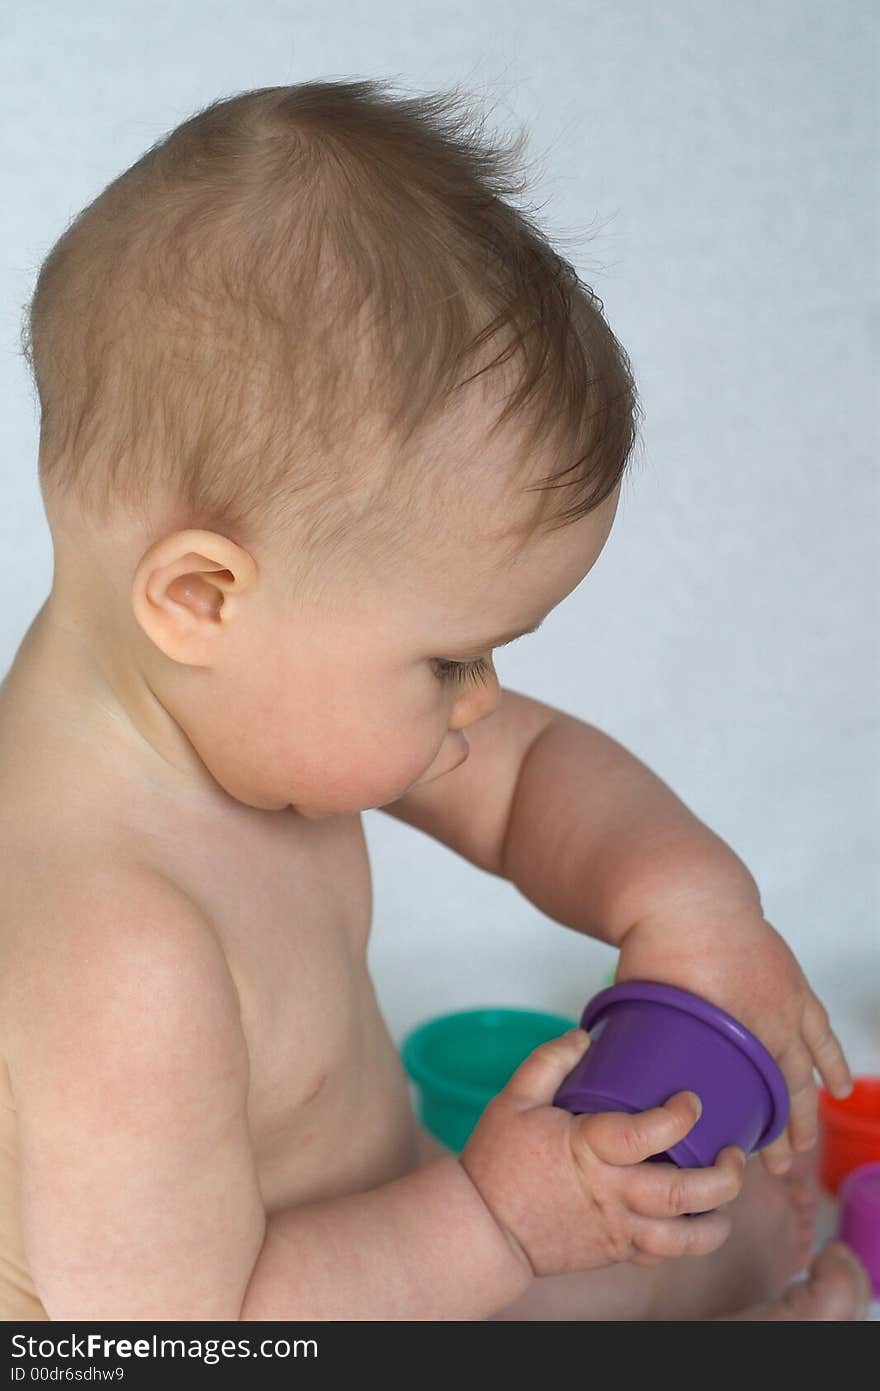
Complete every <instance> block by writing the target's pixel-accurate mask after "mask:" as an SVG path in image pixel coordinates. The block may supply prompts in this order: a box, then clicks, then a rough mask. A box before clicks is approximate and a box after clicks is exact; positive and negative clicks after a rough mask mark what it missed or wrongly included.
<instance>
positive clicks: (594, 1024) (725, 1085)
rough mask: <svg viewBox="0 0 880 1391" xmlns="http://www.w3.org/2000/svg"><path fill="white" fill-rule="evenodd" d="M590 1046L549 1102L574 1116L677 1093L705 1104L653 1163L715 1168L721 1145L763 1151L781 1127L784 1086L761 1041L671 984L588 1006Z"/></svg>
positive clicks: (584, 1022) (621, 991)
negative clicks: (694, 1120)
mask: <svg viewBox="0 0 880 1391" xmlns="http://www.w3.org/2000/svg"><path fill="white" fill-rule="evenodd" d="M581 1027H582V1028H584V1029H586V1030H587V1031H588V1033H589V1034H590V1046H589V1048H588V1049H587V1051H586V1053H585V1054H584V1056H583V1057H582V1058H581V1060H580V1062H579V1063H578V1064H577V1066H576V1067H574V1068H573V1069H572V1071H571V1072H570V1073H569V1074H568V1076H567V1077H566V1079H565V1081H564V1082H563V1083H562V1085H561V1086H560V1087H559V1089H558V1091H557V1092H556V1095H555V1097H554V1098H553V1104H554V1106H560V1107H562V1108H563V1110H566V1111H571V1112H573V1113H575V1114H579V1113H585V1112H597V1111H626V1112H629V1113H630V1114H632V1113H633V1112H635V1111H647V1110H650V1109H651V1107H653V1106H662V1105H663V1103H664V1102H665V1101H668V1100H669V1098H670V1097H671V1096H673V1095H674V1094H675V1093H676V1092H683V1091H691V1092H696V1094H697V1096H698V1097H699V1098H700V1101H701V1102H702V1105H703V1111H702V1115H701V1116H700V1119H699V1120H698V1121H697V1123H696V1124H695V1126H694V1127H693V1129H692V1130H691V1131H690V1132H689V1133H688V1134H687V1135H686V1136H685V1138H684V1139H683V1140H679V1142H678V1144H675V1145H672V1146H671V1147H670V1148H669V1149H668V1150H665V1151H664V1152H663V1153H662V1154H658V1155H653V1156H652V1158H653V1159H655V1160H669V1161H671V1162H672V1163H673V1164H677V1165H678V1166H679V1168H686V1169H698V1168H706V1167H707V1166H708V1165H711V1164H714V1163H715V1160H716V1158H717V1156H718V1152H719V1150H722V1149H724V1147H725V1145H738V1146H739V1147H740V1149H742V1150H744V1151H745V1153H746V1154H747V1155H748V1154H751V1153H752V1152H753V1151H754V1150H760V1149H764V1148H765V1146H766V1145H769V1144H770V1142H771V1141H772V1140H775V1139H776V1138H777V1136H778V1135H781V1134H782V1131H783V1130H784V1129H785V1126H786V1125H787V1123H788V1112H789V1100H788V1088H787V1087H786V1084H785V1078H784V1077H783V1076H782V1073H781V1072H780V1071H779V1068H778V1067H777V1066H776V1063H775V1062H774V1060H773V1058H772V1057H771V1056H770V1054H769V1053H768V1052H767V1049H766V1048H765V1047H764V1045H763V1044H762V1043H760V1042H759V1041H758V1039H756V1038H755V1036H754V1034H751V1033H749V1030H748V1029H746V1028H745V1027H744V1026H743V1025H742V1024H740V1023H739V1022H738V1021H737V1020H736V1019H734V1018H733V1017H732V1016H731V1015H729V1014H725V1012H724V1010H723V1009H719V1008H718V1006H717V1005H712V1004H710V1003H709V1001H708V1000H703V999H701V998H700V996H699V995H692V994H691V993H690V992H689V991H687V990H677V989H675V988H674V987H673V986H671V985H658V984H657V983H656V982H654V981H641V980H628V981H624V982H623V983H622V984H620V985H612V986H611V987H610V988H609V989H608V990H601V991H600V992H599V994H598V995H594V996H593V998H592V1000H590V1001H589V1003H588V1004H587V1006H586V1008H585V1009H584V1012H583V1015H582V1016H581Z"/></svg>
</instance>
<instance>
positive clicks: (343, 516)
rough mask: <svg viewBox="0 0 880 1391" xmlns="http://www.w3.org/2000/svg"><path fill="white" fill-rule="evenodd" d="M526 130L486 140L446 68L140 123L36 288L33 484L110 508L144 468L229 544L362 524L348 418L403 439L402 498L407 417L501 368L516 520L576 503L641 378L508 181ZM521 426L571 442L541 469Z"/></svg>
mask: <svg viewBox="0 0 880 1391" xmlns="http://www.w3.org/2000/svg"><path fill="white" fill-rule="evenodd" d="M522 144H523V136H522V135H520V136H519V137H518V138H517V139H515V140H514V141H513V142H512V143H510V144H508V145H504V144H502V143H501V142H499V141H497V140H496V141H495V142H494V143H493V142H491V141H489V140H488V139H486V138H485V137H484V134H483V130H482V125H481V122H480V120H479V119H478V118H477V117H475V116H474V114H473V113H472V112H471V111H470V109H469V108H468V106H467V103H466V101H465V100H464V99H463V98H462V97H461V96H460V93H459V90H458V89H453V90H452V91H448V92H435V93H430V94H428V95H417V96H410V97H407V96H401V95H395V94H394V93H393V92H392V91H391V90H390V84H389V83H388V82H383V81H378V80H363V81H339V82H336V81H314V82H305V83H300V84H296V85H293V86H280V87H265V88H261V89H258V90H255V91H248V92H243V93H240V94H238V95H235V96H232V97H229V98H226V99H221V100H218V101H215V102H213V103H212V104H211V105H209V106H207V107H205V108H204V109H203V110H200V111H198V112H197V113H196V114H195V115H193V116H192V117H191V118H190V119H188V120H186V121H184V122H183V123H182V124H181V125H179V126H177V127H176V128H175V129H173V130H171V131H170V133H168V134H166V135H165V136H163V137H162V138H161V139H159V140H157V141H156V143H155V144H153V145H152V146H151V147H150V149H149V150H148V151H147V152H146V153H145V154H144V155H143V156H142V157H141V158H140V159H138V160H137V161H136V163H134V164H133V165H131V166H130V167H129V168H128V169H126V170H125V172H124V173H122V174H121V175H120V176H119V177H118V178H116V179H114V180H113V182H111V183H110V184H108V185H107V187H106V188H105V189H104V190H103V191H102V192H101V193H100V194H99V195H98V196H97V197H96V198H95V199H94V200H93V201H92V202H91V203H90V204H89V205H88V206H87V207H86V208H85V209H83V211H82V212H80V213H79V214H78V216H76V217H74V218H73V219H72V221H71V222H70V224H69V226H68V227H67V228H66V230H65V231H64V232H63V234H62V235H61V236H60V237H59V238H58V240H57V241H56V242H55V244H54V245H53V246H52V248H51V250H50V252H49V253H48V255H47V256H46V258H45V260H44V262H43V264H42V266H41V268H40V270H39V274H38V278H37V281H36V285H35V289H34V292H33V295H32V297H31V299H30V301H29V302H28V304H27V305H26V306H25V316H24V320H23V325H22V349H23V356H24V357H25V359H26V361H27V363H28V366H29V367H30V370H31V372H32V374H33V379H34V384H35V387H36V391H37V394H38V397H39V405H40V452H39V476H40V484H41V488H42V490H43V495H44V498H45V499H46V500H47V502H48V500H50V499H52V500H60V499H63V498H64V497H66V496H70V497H72V498H73V499H75V501H76V505H77V507H78V508H79V509H80V510H81V512H82V513H83V514H84V515H86V516H88V517H89V518H92V519H94V522H95V525H96V526H100V525H101V523H102V522H104V521H106V520H109V519H110V518H111V517H112V516H113V515H114V513H116V512H117V511H118V510H119V509H120V508H122V509H130V510H131V511H133V512H134V513H136V514H138V515H141V516H147V515H149V511H150V506H151V500H152V499H154V498H155V497H156V496H158V495H160V494H161V495H162V496H166V495H167V496H169V497H172V498H174V499H176V500H177V501H178V502H179V504H180V511H179V514H178V515H179V517H181V518H183V519H184V522H185V524H186V525H189V526H194V527H203V528H208V529H211V530H217V531H221V532H223V533H224V534H227V535H229V536H231V537H232V538H233V539H235V540H237V541H238V542H240V543H241V544H243V545H250V544H252V543H253V542H254V540H255V539H256V538H258V537H260V536H262V535H264V534H267V533H268V534H274V532H275V531H276V530H281V529H282V528H283V527H290V526H291V525H292V524H293V523H298V524H299V528H300V540H301V543H302V545H304V546H306V547H311V548H316V549H317V548H322V549H323V548H326V547H328V546H329V547H331V548H341V549H342V550H345V548H346V546H348V545H351V544H355V543H357V544H360V545H363V544H364V538H363V535H362V534H360V531H359V528H361V529H362V528H363V527H364V526H366V527H367V528H369V526H370V525H371V524H373V523H376V522H377V519H378V515H379V511H380V510H381V509H379V508H377V507H376V502H377V495H376V494H371V495H370V506H369V507H364V506H361V510H360V512H357V513H356V512H355V507H356V503H355V501H354V499H355V496H356V492H355V488H354V482H355V480H356V479H357V477H358V471H359V468H360V462H359V461H360V460H361V459H362V458H363V457H364V456H363V454H362V453H361V451H360V450H359V449H357V448H353V447H352V441H353V440H366V439H367V438H372V439H374V440H378V439H379V438H382V439H384V440H385V441H386V443H387V441H389V440H391V441H393V446H394V447H393V450H391V451H390V452H388V453H386V455H385V456H384V457H385V458H386V467H385V473H384V476H383V482H382V487H383V489H384V492H383V493H382V495H381V496H382V498H383V499H384V498H385V497H386V496H387V497H388V498H398V499H400V498H407V496H409V497H410V498H412V497H415V495H416V493H417V491H418V490H419V487H420V484H421V483H422V482H424V478H423V476H422V475H423V474H424V472H425V470H427V469H428V468H429V467H432V468H436V467H437V463H436V460H435V461H433V462H431V463H430V465H429V464H428V463H427V462H426V458H425V454H424V452H423V451H420V450H419V449H417V448H415V447H414V446H415V443H416V441H417V439H419V440H421V439H422V438H423V437H424V436H423V432H424V431H425V430H426V428H427V427H428V425H430V424H434V425H435V426H436V425H437V423H438V422H439V421H440V419H441V417H442V416H443V413H444V412H445V411H447V410H449V408H450V406H453V405H454V403H455V401H456V399H457V398H456V395H455V393H456V392H458V391H460V390H461V389H462V388H463V387H464V386H465V385H466V384H467V383H469V382H473V381H475V380H476V379H477V378H479V377H480V375H481V374H484V373H487V374H491V373H493V372H494V373H496V377H495V378H494V380H497V381H501V380H502V379H503V380H504V381H505V383H506V382H507V381H508V379H509V380H510V385H511V390H510V391H509V392H506V394H505V398H504V399H505V404H504V410H503V412H502V414H501V416H500V418H499V419H498V421H497V422H496V425H495V427H493V428H498V427H499V426H501V425H502V424H503V423H504V421H506V420H508V419H512V420H515V421H516V424H517V426H518V427H521V428H522V430H524V431H528V433H526V435H525V436H524V441H523V447H522V455H521V456H520V459H519V465H520V466H521V469H522V472H523V475H526V474H528V475H529V476H530V479H531V482H530V486H529V488H527V489H526V491H537V492H538V493H539V494H540V497H539V500H538V507H537V508H536V510H535V512H534V514H533V516H532V518H531V520H530V522H529V524H528V526H527V528H526V534H527V535H529V534H531V533H532V532H533V530H534V529H536V528H537V526H538V525H540V524H546V525H548V526H549V528H550V529H551V530H553V529H556V528H557V527H559V526H564V525H566V524H567V523H569V522H571V521H574V520H576V519H577V518H578V517H581V516H584V515H586V514H587V513H589V512H591V511H593V510H594V509H595V508H596V507H598V506H599V505H600V503H601V502H603V501H604V499H605V498H606V497H608V496H609V494H610V493H611V492H612V491H613V490H614V489H615V487H616V486H617V485H618V483H619V482H620V480H621V478H622V475H623V473H624V470H625V468H626V465H627V462H628V460H629V457H630V455H631V452H632V449H633V445H634V442H635V439H636V431H637V416H638V413H639V407H638V403H637V396H636V389H635V385H634V381H633V374H632V371H631V367H630V363H629V359H628V358H627V355H626V353H625V352H624V350H623V348H622V347H621V345H620V344H619V343H618V341H617V339H616V338H615V336H614V334H613V333H612V331H611V329H610V328H609V326H608V324H607V322H606V321H605V318H604V314H603V305H602V302H601V300H599V299H598V298H597V296H596V295H595V294H594V293H593V291H592V290H591V289H590V288H589V287H588V286H587V285H586V284H584V282H583V281H582V280H581V279H580V277H579V276H578V274H577V272H576V271H575V270H574V269H573V267H572V266H571V264H570V263H569V262H568V261H567V260H565V259H564V258H563V257H562V256H561V255H559V254H558V253H557V252H556V251H555V250H554V249H553V248H552V247H551V245H550V243H549V240H548V239H547V237H546V236H545V235H544V233H543V232H542V231H541V230H540V229H539V228H538V226H537V225H536V224H535V222H534V221H533V219H532V218H531V216H530V215H529V213H528V212H525V211H521V210H518V209H517V208H515V207H513V206H512V205H511V204H510V203H509V202H508V201H507V199H508V198H509V197H510V196H511V195H520V194H522V192H523V191H524V188H525V181H524V178H523V177H522V175H521V173H520V171H519V157H520V153H521V149H522ZM489 349H493V350H495V349H497V351H495V354H494V356H489V354H488V351H487V350H489ZM548 446H552V449H551V448H549V447H548ZM536 449H537V450H540V458H541V459H542V460H546V459H547V458H548V457H551V455H552V458H553V459H554V460H555V461H559V462H560V464H561V467H559V469H558V470H556V471H554V472H551V473H549V474H544V475H543V476H542V477H540V478H539V479H538V480H537V482H536V481H535V467H534V460H535V458H536V457H538V456H537V455H536V454H535V453H534V451H535V450H536ZM530 460H531V471H530V472H529V463H530ZM470 466H471V467H472V468H479V461H478V460H476V461H471V464H470ZM459 467H460V465H459ZM509 482H510V480H509V478H508V477H506V476H505V477H503V478H499V479H498V487H499V489H503V488H505V487H509Z"/></svg>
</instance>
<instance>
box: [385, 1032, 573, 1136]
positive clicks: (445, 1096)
mask: <svg viewBox="0 0 880 1391" xmlns="http://www.w3.org/2000/svg"><path fill="white" fill-rule="evenodd" d="M575 1028H577V1020H576V1019H568V1018H566V1017H565V1016H564V1015H561V1014H542V1013H539V1012H537V1011H535V1010H530V1009H512V1008H498V1007H490V1008H487V1009H467V1010H459V1011H457V1012H456V1013H455V1014H441V1015H439V1016H437V1017H436V1018H434V1019H428V1020H426V1021H425V1023H423V1024H420V1025H419V1026H418V1027H417V1028H416V1029H413V1030H412V1032H411V1033H409V1034H407V1036H406V1038H405V1039H404V1040H403V1042H402V1044H401V1046H400V1054H401V1057H402V1059H403V1065H404V1067H405V1069H406V1071H407V1073H408V1075H409V1077H410V1078H411V1080H412V1082H413V1083H414V1084H415V1088H416V1097H417V1101H416V1109H417V1114H418V1117H419V1120H420V1121H421V1122H422V1124H423V1125H424V1127H425V1129H426V1130H429V1131H430V1132H431V1134H432V1135H435V1136H436V1137H437V1139H438V1140H442V1142H443V1143H444V1144H445V1145H448V1146H449V1148H450V1149H451V1150H454V1151H455V1153H456V1154H458V1153H460V1152H461V1150H462V1149H463V1148H464V1146H465V1144H466V1143H467V1140H468V1136H469V1135H470V1133H471V1131H472V1130H473V1128H474V1126H475V1125H476V1123H477V1121H478V1120H479V1119H480V1116H481V1115H482V1114H483V1111H484V1109H485V1108H486V1106H488V1104H489V1102H490V1101H491V1100H492V1098H493V1096H496V1095H497V1093H498V1092H500V1091H501V1089H502V1088H503V1087H504V1086H505V1085H506V1084H507V1083H508V1082H509V1081H510V1078H511V1077H512V1076H513V1074H514V1072H516V1069H517V1068H518V1067H519V1065H520V1063H521V1062H524V1061H525V1059H526V1058H527V1057H528V1056H529V1054H530V1053H532V1052H534V1050H535V1049H536V1048H538V1047H539V1046H540V1044H542V1043H546V1042H547V1041H548V1040H549V1039H551V1038H558V1037H559V1035H560V1034H564V1033H565V1032H566V1031H567V1030H568V1029H575Z"/></svg>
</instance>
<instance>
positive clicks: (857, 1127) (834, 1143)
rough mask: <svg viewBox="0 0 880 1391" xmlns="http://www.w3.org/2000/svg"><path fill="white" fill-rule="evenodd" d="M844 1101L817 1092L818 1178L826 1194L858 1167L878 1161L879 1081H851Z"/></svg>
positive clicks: (879, 1125) (864, 1078)
mask: <svg viewBox="0 0 880 1391" xmlns="http://www.w3.org/2000/svg"><path fill="white" fill-rule="evenodd" d="M853 1084H854V1085H853V1089H852V1091H851V1092H850V1094H849V1096H848V1097H845V1098H844V1100H842V1101H841V1100H839V1099H838V1098H837V1097H835V1096H832V1095H831V1093H830V1092H827V1091H825V1089H824V1087H820V1089H819V1117H820V1120H821V1127H820V1130H821V1139H820V1146H819V1155H820V1158H819V1175H820V1177H821V1180H822V1183H823V1185H824V1187H825V1188H827V1189H828V1192H829V1193H836V1192H837V1190H838V1188H839V1187H840V1182H841V1180H842V1179H843V1178H845V1177H846V1175H847V1174H848V1173H850V1172H851V1171H852V1170H853V1169H856V1168H858V1167H859V1166H860V1165H862V1164H870V1163H872V1162H874V1161H875V1160H876V1161H880V1077H854V1078H853Z"/></svg>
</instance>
